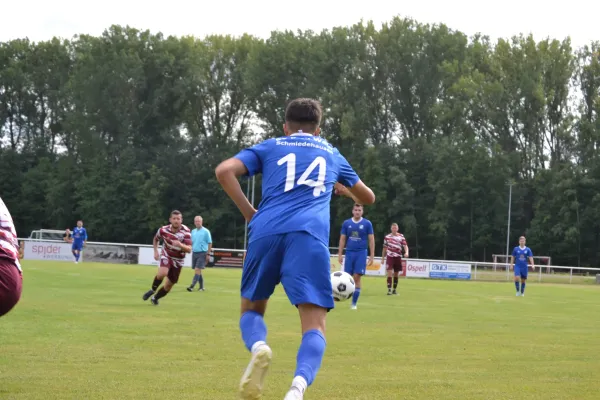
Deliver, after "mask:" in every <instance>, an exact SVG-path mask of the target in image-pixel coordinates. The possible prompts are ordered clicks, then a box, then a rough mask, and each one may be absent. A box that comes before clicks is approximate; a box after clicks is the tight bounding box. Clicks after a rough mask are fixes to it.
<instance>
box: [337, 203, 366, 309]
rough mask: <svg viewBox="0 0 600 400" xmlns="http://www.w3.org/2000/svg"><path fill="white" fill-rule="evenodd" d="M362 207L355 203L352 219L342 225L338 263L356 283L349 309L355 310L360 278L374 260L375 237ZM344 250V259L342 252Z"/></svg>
mask: <svg viewBox="0 0 600 400" xmlns="http://www.w3.org/2000/svg"><path fill="white" fill-rule="evenodd" d="M362 215H363V206H362V204H359V203H356V204H354V207H353V208H352V218H350V219H347V220H345V221H344V223H343V224H342V231H341V234H340V244H339V253H338V261H339V262H340V265H342V264H343V265H344V271H346V272H347V273H349V274H350V275H352V277H353V278H354V282H355V283H356V290H355V291H354V294H353V295H352V305H351V308H352V309H353V310H356V303H357V302H358V296H360V289H361V282H360V279H361V277H362V276H363V275H364V274H365V273H366V272H367V265H371V264H373V259H374V258H375V236H374V234H373V224H372V223H371V221H369V220H368V219H366V218H363V216H362ZM367 246H368V247H369V260H368V262H367ZM344 248H345V249H346V259H345V260H344V257H343V252H344Z"/></svg>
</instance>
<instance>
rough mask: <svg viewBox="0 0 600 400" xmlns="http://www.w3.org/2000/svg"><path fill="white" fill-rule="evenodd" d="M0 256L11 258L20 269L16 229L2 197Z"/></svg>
mask: <svg viewBox="0 0 600 400" xmlns="http://www.w3.org/2000/svg"><path fill="white" fill-rule="evenodd" d="M0 258H4V259H9V260H11V261H12V262H13V263H14V264H15V266H16V267H17V268H18V269H19V270H20V269H21V264H20V263H19V242H18V240H17V231H16V229H15V224H14V223H13V219H12V217H11V215H10V212H9V211H8V208H7V207H6V205H5V204H4V201H3V200H2V198H0Z"/></svg>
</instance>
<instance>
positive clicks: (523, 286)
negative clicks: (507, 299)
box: [521, 282, 525, 294]
mask: <svg viewBox="0 0 600 400" xmlns="http://www.w3.org/2000/svg"><path fill="white" fill-rule="evenodd" d="M523 293H525V282H521V294H523Z"/></svg>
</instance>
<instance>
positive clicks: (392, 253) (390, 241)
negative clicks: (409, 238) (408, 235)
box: [383, 233, 407, 257]
mask: <svg viewBox="0 0 600 400" xmlns="http://www.w3.org/2000/svg"><path fill="white" fill-rule="evenodd" d="M406 245H407V243H406V239H405V238H404V235H403V234H401V233H399V234H397V235H392V234H391V233H390V234H388V235H387V236H386V237H385V239H383V247H386V248H387V252H386V254H387V256H388V257H403V256H404V246H406Z"/></svg>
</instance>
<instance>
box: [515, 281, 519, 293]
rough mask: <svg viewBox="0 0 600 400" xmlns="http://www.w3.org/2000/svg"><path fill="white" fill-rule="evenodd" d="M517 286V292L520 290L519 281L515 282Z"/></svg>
mask: <svg viewBox="0 0 600 400" xmlns="http://www.w3.org/2000/svg"><path fill="white" fill-rule="evenodd" d="M515 287H516V288H517V292H518V291H519V282H515Z"/></svg>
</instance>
